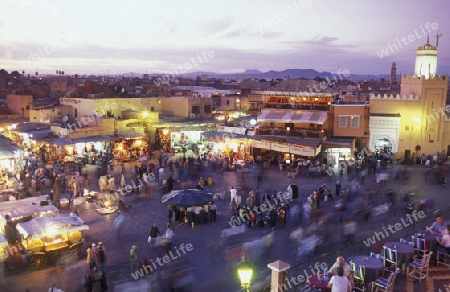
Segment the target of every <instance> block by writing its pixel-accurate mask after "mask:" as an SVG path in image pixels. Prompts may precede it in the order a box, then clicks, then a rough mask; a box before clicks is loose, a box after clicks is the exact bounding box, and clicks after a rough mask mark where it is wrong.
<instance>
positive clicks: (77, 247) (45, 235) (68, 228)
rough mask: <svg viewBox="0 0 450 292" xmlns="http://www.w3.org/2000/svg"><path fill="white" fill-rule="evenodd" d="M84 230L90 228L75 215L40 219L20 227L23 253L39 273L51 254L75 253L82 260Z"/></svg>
mask: <svg viewBox="0 0 450 292" xmlns="http://www.w3.org/2000/svg"><path fill="white" fill-rule="evenodd" d="M84 230H89V226H88V225H86V224H85V223H84V221H83V220H81V219H80V218H79V217H77V216H76V215H73V214H70V215H66V214H55V215H52V216H46V217H38V218H33V219H32V220H30V221H27V222H21V223H18V224H17V231H18V232H19V233H20V235H21V236H22V247H23V250H24V251H26V254H27V255H28V262H29V264H30V266H31V267H32V268H33V269H35V270H38V269H40V268H42V267H44V266H45V265H46V264H47V261H48V256H49V254H50V253H52V252H55V251H72V252H74V253H75V254H77V255H78V256H81V253H82V244H83V242H84V239H83V233H82V232H83V231H84Z"/></svg>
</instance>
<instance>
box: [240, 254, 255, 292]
mask: <svg viewBox="0 0 450 292" xmlns="http://www.w3.org/2000/svg"><path fill="white" fill-rule="evenodd" d="M237 272H238V276H239V280H240V281H241V288H242V291H245V292H248V291H249V288H250V285H251V282H252V278H253V267H252V266H251V265H250V263H249V262H248V260H247V254H244V257H243V259H242V263H240V264H239V265H238V269H237Z"/></svg>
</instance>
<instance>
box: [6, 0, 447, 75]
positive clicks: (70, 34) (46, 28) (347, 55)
mask: <svg viewBox="0 0 450 292" xmlns="http://www.w3.org/2000/svg"><path fill="white" fill-rule="evenodd" d="M368 3H371V4H368ZM2 4H3V5H2V8H1V9H0V68H4V69H6V70H8V71H12V70H19V71H22V70H25V72H27V73H34V72H35V71H38V72H39V73H42V74H44V73H54V72H55V70H64V71H65V72H66V74H75V73H78V74H91V73H94V74H107V73H110V74H113V73H126V72H136V73H145V72H147V73H166V72H171V73H175V74H179V73H184V72H193V71H210V72H218V73H234V72H242V71H244V70H245V69H259V70H261V71H268V70H271V69H273V70H284V69H292V68H300V69H309V68H311V69H315V70H317V71H329V72H332V73H334V72H336V71H337V69H338V68H340V69H341V70H345V69H346V70H348V71H349V72H350V73H353V74H387V73H389V70H390V67H391V63H392V62H393V61H396V62H397V68H398V69H397V70H398V71H397V72H398V73H399V74H400V73H403V74H412V73H413V71H414V58H415V53H416V48H417V47H418V46H419V45H423V44H425V43H426V34H429V35H430V43H431V44H433V45H435V44H436V34H437V33H438V32H440V33H441V34H442V37H441V38H440V39H439V54H438V73H439V74H450V31H449V28H450V18H449V17H448V13H449V11H450V1H447V0H430V1H410V0H396V1H388V0H379V1H361V0H341V1H337V0H321V1H318V0H311V1H307V0H296V1H268V0H259V1H250V0H247V1H242V0H240V1H237V0H228V1H217V0H214V1H206V0H196V1H179V0H172V1H154V0H134V1H133V0H129V1H127V0H123V1H122V0H109V1H106V0H102V1H97V0H95V1H92V0H91V1H87V0H78V1H67V0H41V1H33V0H3V1H2ZM427 23H428V25H427ZM433 23H435V24H434V25H432V24H433ZM410 35H412V36H410ZM408 36H410V37H409V39H410V40H412V41H410V40H408ZM402 38H404V39H403V40H402ZM389 44H391V46H390V48H389V47H388V45H389ZM394 44H395V45H396V47H394V46H393V45H394ZM400 45H401V47H400ZM382 50H385V51H386V52H387V54H384V56H383V57H382V58H380V56H379V55H380V54H381V51H382ZM176 68H182V70H183V71H184V72H181V69H177V70H178V71H175V69H176Z"/></svg>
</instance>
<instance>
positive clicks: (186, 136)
mask: <svg viewBox="0 0 450 292" xmlns="http://www.w3.org/2000/svg"><path fill="white" fill-rule="evenodd" d="M213 127H215V124H214V123H202V124H199V123H192V122H188V121H187V122H186V123H180V122H171V123H168V122H166V123H160V124H157V125H153V128H154V129H155V149H156V150H162V151H163V152H171V151H174V152H182V151H183V148H184V149H185V150H186V151H188V150H191V151H193V152H197V151H198V150H199V148H201V147H202V146H201V145H202V143H203V137H202V135H201V134H202V133H203V132H204V131H208V130H211V129H212V128H213Z"/></svg>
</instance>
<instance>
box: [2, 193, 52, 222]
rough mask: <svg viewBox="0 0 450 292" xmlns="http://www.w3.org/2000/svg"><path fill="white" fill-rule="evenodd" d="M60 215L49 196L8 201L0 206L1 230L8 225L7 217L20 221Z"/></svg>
mask: <svg viewBox="0 0 450 292" xmlns="http://www.w3.org/2000/svg"><path fill="white" fill-rule="evenodd" d="M57 213H58V208H56V207H55V206H54V205H52V204H51V202H50V201H49V198H48V196H39V197H32V198H26V199H22V200H17V201H7V202H2V203H1V204H0V230H3V228H4V226H5V224H6V219H5V217H6V215H9V216H11V219H12V220H20V219H22V218H24V217H32V218H36V217H43V216H51V215H54V214H57Z"/></svg>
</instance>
